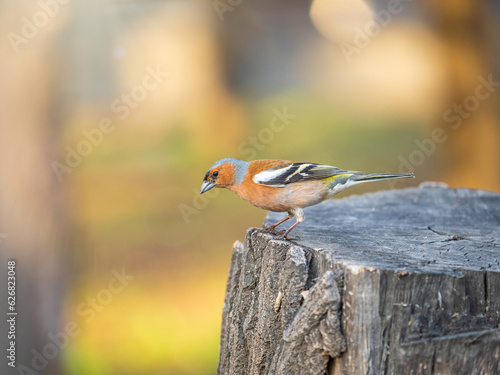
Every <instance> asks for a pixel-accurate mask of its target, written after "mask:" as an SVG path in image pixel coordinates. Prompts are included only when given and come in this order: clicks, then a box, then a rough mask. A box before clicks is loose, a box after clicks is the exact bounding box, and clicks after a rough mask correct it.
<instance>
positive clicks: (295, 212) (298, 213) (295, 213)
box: [278, 208, 305, 239]
mask: <svg viewBox="0 0 500 375" xmlns="http://www.w3.org/2000/svg"><path fill="white" fill-rule="evenodd" d="M290 215H292V216H291V217H293V216H296V217H297V219H296V221H295V223H294V224H293V225H292V226H291V227H290V228H288V229H287V230H286V231H285V233H283V234H282V235H280V236H279V237H278V238H282V239H285V238H286V236H287V235H288V233H290V231H291V230H292V229H293V228H295V227H296V226H297V225H299V224H300V223H302V222H303V221H304V218H305V216H304V211H302V209H301V208H295V209H293V210H292V211H290V212H289V213H288V216H289V218H290Z"/></svg>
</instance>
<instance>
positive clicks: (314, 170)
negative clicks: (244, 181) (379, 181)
mask: <svg viewBox="0 0 500 375" xmlns="http://www.w3.org/2000/svg"><path fill="white" fill-rule="evenodd" d="M346 173H359V172H356V171H345V170H343V169H339V168H336V167H332V166H330V165H321V164H313V163H292V164H290V165H288V166H285V167H274V168H270V169H267V170H265V171H262V172H260V173H258V174H256V175H255V176H254V177H253V182H255V183H257V184H261V185H268V186H274V187H284V186H286V185H288V184H292V183H295V182H302V181H310V180H321V179H323V178H327V177H332V176H336V175H339V174H346Z"/></svg>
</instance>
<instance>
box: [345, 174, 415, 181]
mask: <svg viewBox="0 0 500 375" xmlns="http://www.w3.org/2000/svg"><path fill="white" fill-rule="evenodd" d="M414 177H415V176H414V175H413V173H370V174H354V175H352V176H351V180H352V181H356V182H368V181H380V180H389V179H391V178H414Z"/></svg>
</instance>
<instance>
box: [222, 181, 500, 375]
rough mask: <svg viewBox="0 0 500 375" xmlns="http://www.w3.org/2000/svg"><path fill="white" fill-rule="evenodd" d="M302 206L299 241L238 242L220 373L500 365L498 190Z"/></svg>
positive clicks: (254, 236) (471, 369)
mask: <svg viewBox="0 0 500 375" xmlns="http://www.w3.org/2000/svg"><path fill="white" fill-rule="evenodd" d="M305 214H306V220H305V222H304V223H302V224H301V225H299V226H298V227H297V230H294V231H293V232H292V236H298V238H296V239H292V240H291V241H283V240H278V239H276V237H275V235H273V234H270V233H265V232H262V231H261V230H259V229H255V228H253V229H250V230H249V231H248V232H247V236H246V239H245V243H244V244H242V243H240V242H236V243H235V245H234V248H233V256H232V260H231V268H230V271H229V278H228V282H227V289H226V296H225V302H224V308H223V321H222V334H221V345H220V362H219V368H218V373H219V374H325V373H326V372H328V373H329V374H335V375H337V374H454V375H457V374H464V375H465V374H494V373H500V329H499V328H498V326H499V323H500V293H499V292H500V261H499V257H498V252H499V251H500V194H497V193H490V192H486V191H475V190H469V189H448V188H443V187H438V186H435V185H426V186H423V187H421V188H412V189H405V190H399V191H395V190H394V191H383V192H378V193H373V194H366V195H362V196H352V197H349V198H345V199H339V200H334V201H328V202H325V203H322V204H320V205H318V206H315V207H310V208H308V209H306V210H305ZM281 217H282V214H277V213H271V214H269V215H268V218H267V220H266V223H265V224H266V225H267V224H270V223H273V222H275V221H277V220H278V219H279V218H281Z"/></svg>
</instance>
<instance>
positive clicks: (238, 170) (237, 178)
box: [210, 158, 248, 185]
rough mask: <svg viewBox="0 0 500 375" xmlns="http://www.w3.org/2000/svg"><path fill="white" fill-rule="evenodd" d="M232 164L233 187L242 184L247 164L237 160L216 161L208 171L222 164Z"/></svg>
mask: <svg viewBox="0 0 500 375" xmlns="http://www.w3.org/2000/svg"><path fill="white" fill-rule="evenodd" d="M226 163H229V164H232V165H234V183H235V185H239V184H241V183H242V182H243V180H244V179H245V175H246V173H247V170H248V162H247V161H243V160H239V159H233V158H224V159H220V160H217V161H216V162H215V163H213V164H212V166H211V167H210V170H212V169H214V168H215V167H218V166H219V165H222V164H226Z"/></svg>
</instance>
